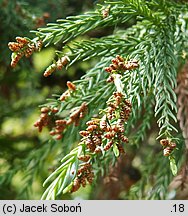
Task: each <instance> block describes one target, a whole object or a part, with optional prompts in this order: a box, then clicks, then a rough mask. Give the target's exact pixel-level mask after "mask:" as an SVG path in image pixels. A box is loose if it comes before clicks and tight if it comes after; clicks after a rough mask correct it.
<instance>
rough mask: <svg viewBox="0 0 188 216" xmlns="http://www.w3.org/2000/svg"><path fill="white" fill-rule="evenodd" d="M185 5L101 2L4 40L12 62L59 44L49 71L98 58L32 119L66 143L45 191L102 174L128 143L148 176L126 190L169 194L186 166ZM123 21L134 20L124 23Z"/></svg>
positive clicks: (73, 187)
mask: <svg viewBox="0 0 188 216" xmlns="http://www.w3.org/2000/svg"><path fill="white" fill-rule="evenodd" d="M187 11H188V4H187V3H186V2H184V1H172V0H168V1H166V0H158V1H157V0H149V1H141V0H121V1H104V2H103V4H102V5H96V9H95V10H94V11H90V12H86V13H85V14H83V15H77V16H69V17H67V18H66V19H59V20H57V22H56V23H49V24H47V27H44V28H39V29H38V30H37V31H33V33H34V34H35V35H36V36H35V37H34V38H33V39H30V38H27V37H17V38H16V42H10V43H9V44H8V45H9V48H10V50H11V51H12V52H13V53H12V61H11V66H12V67H16V65H17V64H18V62H19V61H20V59H22V58H25V57H30V56H31V55H32V54H33V52H39V51H40V50H41V49H43V47H47V46H50V45H52V44H55V45H57V44H59V46H58V47H60V45H61V46H62V48H61V49H59V50H56V58H55V59H54V60H53V61H52V64H51V65H49V67H47V68H46V70H45V71H44V76H45V77H48V76H55V73H61V71H62V70H64V69H65V68H66V70H67V71H68V70H69V68H70V67H71V65H73V64H74V63H76V62H80V61H90V62H91V65H92V68H91V69H90V70H88V71H86V72H85V75H84V76H83V77H81V79H80V80H77V81H74V82H70V81H68V82H67V90H66V91H65V92H62V93H60V94H59V95H55V96H54V98H52V99H50V100H49V101H48V103H46V104H44V105H42V107H41V114H40V118H39V119H38V120H37V121H36V122H35V124H34V126H35V127H36V128H38V130H39V132H42V130H43V128H44V127H47V128H49V139H52V140H57V142H62V143H63V145H68V146H69V149H70V152H68V153H67V154H66V155H65V156H64V157H63V158H62V160H61V163H60V165H59V167H57V168H56V169H55V171H54V172H52V173H51V175H50V176H49V177H48V178H47V179H46V181H45V182H44V187H46V190H45V192H44V194H43V196H42V199H55V198H58V196H59V195H60V194H62V193H63V194H65V193H70V192H75V191H77V190H78V189H79V188H80V187H81V186H83V187H85V186H86V185H87V184H93V182H97V178H98V177H100V176H104V174H107V173H108V172H107V170H108V167H109V166H111V164H115V163H116V160H117V159H118V158H119V157H120V156H121V155H122V154H126V153H127V154H128V152H129V151H130V149H134V152H136V153H135V155H136V154H138V155H141V156H140V157H139V158H140V159H141V161H140V164H141V165H140V169H141V170H140V171H142V173H143V175H142V177H141V179H140V181H139V182H138V183H137V184H135V185H134V186H132V187H131V188H130V190H129V195H128V198H129V199H131V198H133V199H135V198H147V199H156V198H157V199H164V198H166V197H165V196H166V194H167V190H168V185H169V183H170V181H171V180H172V177H173V175H177V173H178V169H179V170H180V166H181V167H182V168H181V169H186V166H187V164H184V163H185V162H184V160H183V158H184V157H187V148H188V144H186V145H185V143H186V142H187V138H188V124H187V118H186V117H187V115H188V113H187V112H186V110H187V105H188V100H187V87H188V82H187V81H188V78H187V73H188V70H187V68H184V69H182V67H183V65H184V64H185V62H186V59H187V51H188V42H187V41H188V34H187V31H188V29H187V23H188V12H187ZM126 23H128V24H129V27H126V28H124V25H125V24H126ZM109 26H112V27H114V31H113V33H112V34H111V35H108V36H104V37H101V38H90V39H85V40H77V38H78V36H80V35H84V34H86V33H88V32H90V31H92V30H94V29H99V28H106V27H109ZM24 56H25V57H24ZM91 60H93V62H96V61H98V63H95V64H93V62H92V61H91ZM177 114H178V115H177ZM177 120H179V122H177ZM178 123H180V127H179V125H178ZM156 124H157V125H158V135H157V134H156V138H157V142H156V143H155V145H150V146H149V147H148V146H147V140H148V139H149V136H147V134H148V133H149V131H150V128H152V125H154V127H155V125H156ZM75 141H76V142H77V146H75ZM143 141H144V142H143ZM143 143H144V144H143ZM46 145H48V143H47V144H46ZM54 145H55V144H54ZM144 149H146V151H147V154H149V155H146V154H145V153H144ZM181 173H182V172H179V175H181ZM149 177H150V178H152V180H151V179H149ZM184 180H185V178H183V177H182V178H181V181H182V182H181V184H184ZM116 184H118V182H117V183H116Z"/></svg>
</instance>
